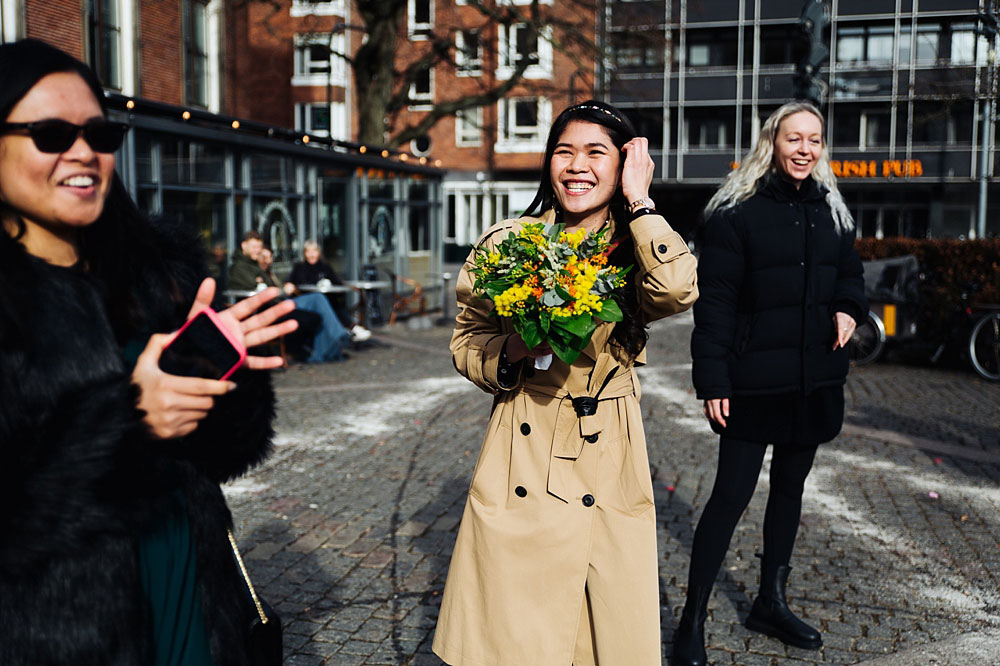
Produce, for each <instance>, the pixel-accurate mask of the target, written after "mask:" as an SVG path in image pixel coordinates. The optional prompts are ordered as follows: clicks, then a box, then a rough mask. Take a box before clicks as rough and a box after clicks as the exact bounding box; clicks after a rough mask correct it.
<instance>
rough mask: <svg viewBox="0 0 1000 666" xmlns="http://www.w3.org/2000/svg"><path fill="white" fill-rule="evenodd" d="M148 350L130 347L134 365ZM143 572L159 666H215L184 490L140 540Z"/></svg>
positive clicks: (173, 495)
mask: <svg viewBox="0 0 1000 666" xmlns="http://www.w3.org/2000/svg"><path fill="white" fill-rule="evenodd" d="M143 347H144V345H143V344H142V343H139V342H138V341H135V340H133V341H129V342H128V343H127V344H126V345H125V349H124V353H125V360H126V362H127V363H128V364H129V366H130V367H134V366H135V361H136V359H137V358H138V356H139V353H140V352H141V351H142V349H143ZM174 485H175V486H176V484H174ZM139 573H140V577H141V580H142V588H143V592H144V593H145V596H146V599H147V601H148V602H149V631H150V637H151V642H152V646H153V655H152V656H153V660H152V664H153V666H212V653H211V650H210V649H209V646H208V628H207V627H206V625H205V614H204V610H203V608H202V603H201V588H200V586H199V585H198V567H197V562H196V553H195V544H194V539H192V538H191V521H190V518H189V517H188V511H187V499H186V498H185V497H184V493H183V492H182V491H181V489H180V488H179V487H175V488H174V490H173V491H172V492H170V495H169V497H168V501H167V502H166V503H165V504H164V506H163V509H162V510H161V511H160V512H159V513H157V514H155V515H153V516H150V518H149V521H148V522H147V523H146V529H145V530H144V531H143V532H142V534H140V536H139Z"/></svg>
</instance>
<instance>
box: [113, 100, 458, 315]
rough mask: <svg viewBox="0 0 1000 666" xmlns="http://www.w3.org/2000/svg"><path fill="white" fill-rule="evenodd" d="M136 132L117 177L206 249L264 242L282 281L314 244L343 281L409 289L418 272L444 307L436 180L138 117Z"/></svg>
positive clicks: (433, 174) (133, 117)
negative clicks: (373, 273) (367, 272)
mask: <svg viewBox="0 0 1000 666" xmlns="http://www.w3.org/2000/svg"><path fill="white" fill-rule="evenodd" d="M128 120H129V121H130V123H131V124H132V125H133V128H134V129H133V131H132V133H131V136H130V138H129V141H128V142H126V144H125V146H124V147H123V149H122V151H121V153H120V154H119V171H120V172H121V174H122V176H123V178H124V180H125V182H126V183H129V184H130V186H131V188H132V190H133V195H134V196H135V199H136V201H137V203H138V205H139V207H140V208H141V209H143V210H144V211H145V212H146V213H148V214H150V215H151V216H153V217H163V218H169V219H175V220H180V221H182V222H183V223H185V224H189V225H191V226H192V227H193V228H194V229H196V230H197V232H198V234H199V235H200V236H201V237H202V238H203V239H204V242H205V247H206V249H211V248H212V247H215V246H222V247H224V248H225V250H226V253H227V254H230V255H231V254H232V252H233V251H234V250H236V249H237V248H238V247H239V244H240V241H241V239H242V237H243V234H244V233H246V232H247V231H248V230H251V229H252V230H256V231H258V232H259V233H260V234H261V235H262V236H263V237H264V242H265V244H266V245H268V246H270V247H271V249H272V250H273V252H274V255H275V269H276V272H277V273H278V277H279V278H281V277H283V273H285V272H287V271H288V270H290V269H291V266H292V264H293V263H294V262H295V261H298V260H299V259H300V258H301V256H302V248H303V244H304V243H305V241H307V240H315V241H316V242H318V243H319V245H320V248H321V251H322V253H323V257H324V259H326V260H327V261H328V262H330V264H332V265H333V266H334V268H335V269H336V270H337V272H338V273H339V274H340V275H341V276H342V277H343V278H344V279H347V280H357V279H360V278H362V277H363V271H362V267H363V266H364V265H366V264H372V265H374V266H375V267H376V270H377V273H378V277H377V279H378V280H382V281H387V280H391V279H393V278H394V276H397V275H398V276H405V277H409V276H410V275H409V270H410V267H411V266H413V267H414V268H415V269H418V270H419V272H420V273H421V274H420V275H419V276H413V277H414V278H415V279H417V280H418V281H419V282H421V284H422V285H423V286H424V290H425V292H426V293H428V294H429V295H430V296H431V298H430V299H429V301H430V302H429V306H431V307H433V306H434V305H435V302H437V303H439V299H440V296H439V294H440V266H441V247H440V239H439V235H440V234H439V233H437V231H436V229H437V228H438V227H439V224H440V216H441V211H440V204H439V202H440V194H439V193H440V187H441V172H439V171H438V170H435V169H427V168H419V169H417V168H407V167H406V166H404V165H397V164H396V163H395V162H390V161H389V160H384V161H382V160H378V161H379V163H382V164H384V165H385V166H381V167H379V168H373V167H372V163H373V162H374V161H375V159H376V158H362V157H361V156H352V155H348V154H345V153H337V152H332V151H327V150H323V149H322V148H315V147H306V146H303V145H301V144H293V143H290V142H287V141H280V140H270V139H265V138H263V137H254V138H253V139H252V140H247V139H245V138H243V137H242V136H237V135H236V133H235V132H232V131H229V130H228V129H226V128H216V129H212V130H210V131H206V130H205V128H197V129H194V128H192V129H190V130H189V129H188V126H186V125H185V124H183V123H166V122H164V121H163V120H162V119H160V118H155V119H147V118H144V117H142V116H141V115H139V114H135V113H133V114H129V115H128ZM165 125H175V127H170V128H169V129H165ZM170 130H173V131H170ZM248 144H251V145H248ZM362 162H367V163H366V164H363V163H362ZM395 287H396V288H399V289H400V290H405V286H404V285H403V284H401V283H398V284H396V285H395ZM389 291H391V290H389ZM384 301H386V302H387V303H388V304H390V305H391V302H392V299H391V298H389V297H386V298H384Z"/></svg>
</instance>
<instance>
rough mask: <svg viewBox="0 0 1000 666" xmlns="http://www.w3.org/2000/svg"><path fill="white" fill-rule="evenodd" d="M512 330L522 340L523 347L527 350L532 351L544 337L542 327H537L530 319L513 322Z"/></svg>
mask: <svg viewBox="0 0 1000 666" xmlns="http://www.w3.org/2000/svg"><path fill="white" fill-rule="evenodd" d="M514 330H516V331H517V334H518V335H520V336H521V339H522V340H524V345H525V346H526V347H527V348H528V349H534V348H535V347H537V346H538V345H539V343H541V341H542V338H544V337H545V336H544V335H543V334H542V327H541V326H539V325H538V322H537V321H534V320H532V319H524V320H519V321H516V322H514Z"/></svg>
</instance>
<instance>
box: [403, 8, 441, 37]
mask: <svg viewBox="0 0 1000 666" xmlns="http://www.w3.org/2000/svg"><path fill="white" fill-rule="evenodd" d="M407 16H408V19H409V20H408V21H407V23H406V25H407V32H408V34H409V35H410V39H427V38H428V37H429V36H430V34H431V33H432V32H433V30H434V0H409V1H408V2H407Z"/></svg>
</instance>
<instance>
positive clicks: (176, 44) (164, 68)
mask: <svg viewBox="0 0 1000 666" xmlns="http://www.w3.org/2000/svg"><path fill="white" fill-rule="evenodd" d="M138 4H139V58H140V60H139V63H140V64H139V67H140V75H139V95H140V96H142V97H145V98H146V99H151V100H155V101H158V102H165V103H167V104H184V85H183V81H184V78H183V54H182V51H183V44H184V42H183V37H182V34H183V33H182V31H181V7H180V5H181V3H180V0H142V2H140V3H138Z"/></svg>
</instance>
